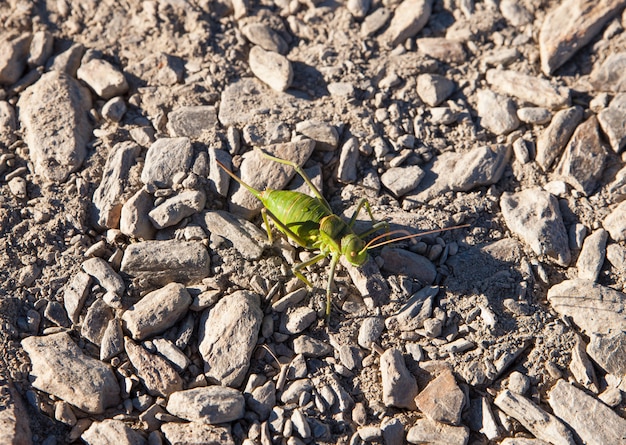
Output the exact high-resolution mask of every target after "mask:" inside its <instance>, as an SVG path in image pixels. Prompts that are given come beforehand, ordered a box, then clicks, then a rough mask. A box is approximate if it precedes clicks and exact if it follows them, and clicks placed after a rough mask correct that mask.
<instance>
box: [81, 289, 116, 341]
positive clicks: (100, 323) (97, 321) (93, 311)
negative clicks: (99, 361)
mask: <svg viewBox="0 0 626 445" xmlns="http://www.w3.org/2000/svg"><path fill="white" fill-rule="evenodd" d="M113 317H114V316H113V311H112V310H111V307H110V306H109V305H108V304H107V303H106V302H105V301H104V300H103V299H100V298H99V299H97V300H96V301H94V302H93V303H92V304H91V306H89V309H88V310H87V314H86V315H85V319H84V320H83V323H82V326H81V330H80V333H81V335H82V336H83V337H84V338H86V339H87V340H89V341H90V342H92V343H94V344H96V345H100V343H101V342H102V338H103V337H104V333H105V331H106V328H107V326H108V325H109V322H110V321H111V320H113Z"/></svg>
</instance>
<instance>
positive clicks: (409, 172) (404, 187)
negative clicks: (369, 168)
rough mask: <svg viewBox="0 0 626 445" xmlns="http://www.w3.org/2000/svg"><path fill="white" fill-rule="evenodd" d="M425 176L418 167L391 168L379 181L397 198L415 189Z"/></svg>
mask: <svg viewBox="0 0 626 445" xmlns="http://www.w3.org/2000/svg"><path fill="white" fill-rule="evenodd" d="M425 174H426V173H424V170H422V169H421V168H420V167H419V166H418V165H410V166H408V167H392V168H390V169H389V170H387V171H386V172H385V173H383V174H382V176H381V177H380V181H381V182H382V183H383V185H384V186H385V187H387V188H388V189H389V190H390V191H391V193H393V194H394V195H395V196H396V197H398V198H399V197H402V196H404V195H405V194H407V193H408V192H410V191H411V190H413V189H415V188H416V187H417V186H418V185H419V183H420V181H421V180H422V178H423V177H424V175H425Z"/></svg>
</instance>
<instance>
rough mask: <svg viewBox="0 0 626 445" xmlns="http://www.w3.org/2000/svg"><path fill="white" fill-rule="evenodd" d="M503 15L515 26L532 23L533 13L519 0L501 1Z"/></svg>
mask: <svg viewBox="0 0 626 445" xmlns="http://www.w3.org/2000/svg"><path fill="white" fill-rule="evenodd" d="M500 12H501V13H502V16H503V17H504V18H505V19H506V21H507V22H509V23H510V24H511V25H513V26H516V27H518V26H524V25H528V24H529V23H532V21H533V15H532V14H531V13H530V12H529V11H528V9H526V8H525V7H524V6H523V5H522V4H520V2H518V0H503V1H502V2H500Z"/></svg>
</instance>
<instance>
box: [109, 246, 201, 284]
mask: <svg viewBox="0 0 626 445" xmlns="http://www.w3.org/2000/svg"><path fill="white" fill-rule="evenodd" d="M210 264H211V263H210V257H209V253H208V252H207V249H206V247H204V245H203V244H202V243H201V242H196V241H179V240H167V241H143V242H140V243H133V244H130V245H129V246H128V247H127V248H126V250H125V251H124V256H123V257H122V265H121V267H120V270H121V271H122V272H124V273H126V274H128V275H130V276H131V277H135V278H136V279H137V280H140V281H142V282H144V283H145V285H144V286H153V288H154V287H160V286H163V285H165V284H167V283H171V282H179V283H182V284H191V283H194V282H198V281H200V280H202V279H203V278H206V277H207V276H209V272H210V271H209V267H210Z"/></svg>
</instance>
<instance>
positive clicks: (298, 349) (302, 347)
mask: <svg viewBox="0 0 626 445" xmlns="http://www.w3.org/2000/svg"><path fill="white" fill-rule="evenodd" d="M293 351H294V352H295V353H296V354H302V355H304V356H305V357H324V356H327V355H330V354H332V352H333V348H332V346H330V345H329V344H327V343H324V342H323V341H321V340H317V339H315V338H312V337H309V336H308V335H300V336H299V337H296V338H295V339H294V340H293Z"/></svg>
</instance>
